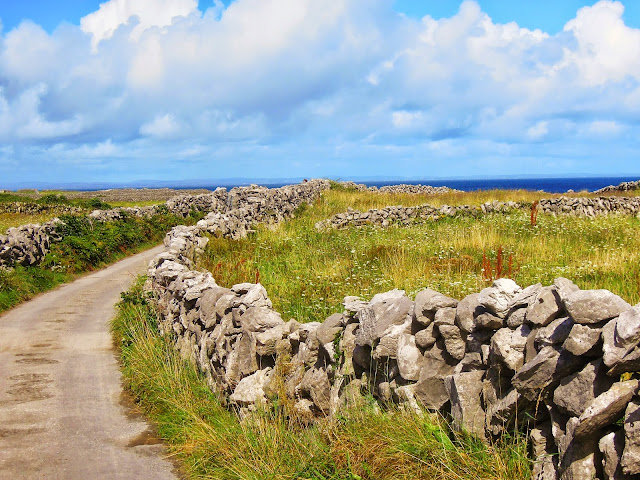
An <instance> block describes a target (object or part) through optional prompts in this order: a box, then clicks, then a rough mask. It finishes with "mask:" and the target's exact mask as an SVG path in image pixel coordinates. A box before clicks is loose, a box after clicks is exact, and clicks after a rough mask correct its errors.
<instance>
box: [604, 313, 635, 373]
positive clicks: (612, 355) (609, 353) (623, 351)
mask: <svg viewBox="0 0 640 480" xmlns="http://www.w3.org/2000/svg"><path fill="white" fill-rule="evenodd" d="M602 341H603V343H602V351H603V353H604V363H605V364H606V365H607V366H608V367H613V366H615V365H617V364H619V363H622V362H624V361H625V357H626V356H627V355H628V354H629V353H630V352H632V350H633V349H634V348H636V347H637V345H638V342H639V341H640V309H639V308H636V307H634V308H632V309H630V310H627V311H626V312H623V313H621V314H620V316H619V317H618V318H617V319H615V320H611V321H610V322H608V323H607V324H606V325H605V326H604V327H603V328H602Z"/></svg>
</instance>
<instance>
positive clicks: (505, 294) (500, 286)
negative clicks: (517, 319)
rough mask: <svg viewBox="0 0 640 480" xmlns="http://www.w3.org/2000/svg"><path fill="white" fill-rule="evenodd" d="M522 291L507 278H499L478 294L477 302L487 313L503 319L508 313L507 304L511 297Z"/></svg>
mask: <svg viewBox="0 0 640 480" xmlns="http://www.w3.org/2000/svg"><path fill="white" fill-rule="evenodd" d="M521 290H522V289H521V288H520V287H519V286H518V284H517V283H516V282H514V281H513V280H510V279H508V278H499V279H497V280H495V281H494V282H493V285H492V286H491V287H489V288H485V289H484V290H482V291H481V292H480V293H479V294H478V302H479V303H480V304H481V305H482V306H483V307H485V308H486V309H487V310H488V311H489V312H491V313H493V314H494V315H497V316H498V317H500V318H504V317H505V316H506V315H507V312H508V311H509V304H510V302H511V300H512V299H513V297H515V296H516V295H517V294H518V293H520V291H521Z"/></svg>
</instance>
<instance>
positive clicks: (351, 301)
mask: <svg viewBox="0 0 640 480" xmlns="http://www.w3.org/2000/svg"><path fill="white" fill-rule="evenodd" d="M342 305H343V306H344V309H345V312H346V314H347V315H349V316H353V315H355V314H356V313H358V311H359V310H360V309H362V308H364V307H366V306H368V303H367V302H365V301H364V300H362V299H361V298H360V297H355V296H348V297H344V300H343V302H342Z"/></svg>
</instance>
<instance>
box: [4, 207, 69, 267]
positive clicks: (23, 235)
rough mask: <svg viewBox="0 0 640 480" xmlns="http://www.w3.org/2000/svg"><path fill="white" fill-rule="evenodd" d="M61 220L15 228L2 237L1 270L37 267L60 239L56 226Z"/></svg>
mask: <svg viewBox="0 0 640 480" xmlns="http://www.w3.org/2000/svg"><path fill="white" fill-rule="evenodd" d="M59 223H61V222H60V220H58V219H57V218H56V219H53V220H51V221H50V222H46V223H43V224H39V223H34V224H29V225H22V226H20V227H13V228H10V229H8V230H7V234H6V235H0V268H3V267H10V266H13V265H25V266H28V265H36V264H37V263H39V262H41V261H42V259H43V258H44V256H45V255H46V254H47V252H48V251H49V246H50V244H51V242H52V241H56V240H57V239H58V238H59V237H58V236H57V234H56V226H57V225H58V224H59Z"/></svg>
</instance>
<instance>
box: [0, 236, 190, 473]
mask: <svg viewBox="0 0 640 480" xmlns="http://www.w3.org/2000/svg"><path fill="white" fill-rule="evenodd" d="M160 251H162V247H156V248H154V249H152V250H148V251H146V252H143V253H140V254H138V255H135V256H132V257H129V258H127V259H124V260H122V261H120V262H118V263H116V264H114V265H112V266H110V267H108V268H105V269H104V270H101V271H98V272H95V273H93V274H90V275H87V276H84V277H82V278H80V279H78V280H76V281H75V282H73V283H70V284H67V285H64V286H62V287H60V288H57V289H56V290H53V291H51V292H48V293H45V294H43V295H40V296H38V297H36V298H35V299H33V300H31V301H29V302H27V303H24V304H22V305H20V306H18V307H16V308H14V309H13V310H11V311H9V312H7V313H5V314H4V315H2V316H0V479H2V480H4V479H10V480H17V479H32V478H33V479H69V480H75V479H151V478H153V479H176V478H178V476H177V474H176V473H175V470H174V467H173V465H172V464H171V462H170V461H168V460H167V459H166V452H165V450H164V447H163V445H162V444H161V443H160V441H159V440H158V439H157V438H156V437H155V436H154V435H153V433H152V430H151V429H150V428H149V425H148V424H147V423H145V421H144V420H143V419H142V418H140V416H139V415H135V414H133V413H132V409H131V402H130V400H128V398H127V396H126V394H125V393H123V390H122V386H121V376H120V371H119V367H118V361H117V357H116V353H115V350H114V348H113V346H112V342H111V334H110V332H109V320H110V319H111V318H112V317H113V316H114V315H115V306H114V305H115V303H116V302H117V301H118V300H119V298H120V292H121V291H123V290H126V289H127V288H128V287H129V285H130V284H131V282H132V280H133V279H134V278H135V277H136V276H137V275H138V274H140V273H144V270H145V267H146V265H147V263H148V262H149V260H150V259H151V258H152V257H153V256H154V255H156V254H157V253H159V252H160Z"/></svg>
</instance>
